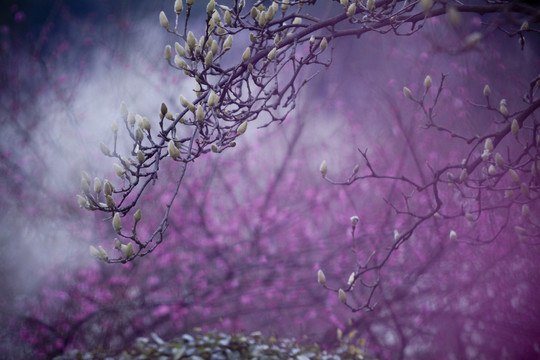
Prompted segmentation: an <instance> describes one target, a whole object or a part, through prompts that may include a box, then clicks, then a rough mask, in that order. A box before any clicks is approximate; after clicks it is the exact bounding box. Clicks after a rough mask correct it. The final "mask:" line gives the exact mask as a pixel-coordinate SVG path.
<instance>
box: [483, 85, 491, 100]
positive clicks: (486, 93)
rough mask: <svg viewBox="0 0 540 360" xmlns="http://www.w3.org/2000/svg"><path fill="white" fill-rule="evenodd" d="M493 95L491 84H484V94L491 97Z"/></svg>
mask: <svg viewBox="0 0 540 360" xmlns="http://www.w3.org/2000/svg"><path fill="white" fill-rule="evenodd" d="M489 95H491V89H490V88H489V85H486V86H484V96H485V97H489Z"/></svg>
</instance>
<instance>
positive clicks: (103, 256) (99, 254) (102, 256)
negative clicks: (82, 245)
mask: <svg viewBox="0 0 540 360" xmlns="http://www.w3.org/2000/svg"><path fill="white" fill-rule="evenodd" d="M90 254H92V256H93V257H95V258H96V259H98V260H103V261H107V260H108V259H109V257H108V256H107V252H106V251H105V249H103V248H102V247H101V246H100V247H99V250H98V249H96V248H95V247H94V246H92V245H90Z"/></svg>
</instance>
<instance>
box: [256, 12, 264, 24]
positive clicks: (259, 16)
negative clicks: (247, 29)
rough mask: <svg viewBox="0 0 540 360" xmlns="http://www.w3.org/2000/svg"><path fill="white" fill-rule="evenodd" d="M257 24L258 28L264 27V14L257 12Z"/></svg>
mask: <svg viewBox="0 0 540 360" xmlns="http://www.w3.org/2000/svg"><path fill="white" fill-rule="evenodd" d="M257 23H258V24H259V26H260V27H264V25H266V12H265V11H261V12H259V15H258V16H257Z"/></svg>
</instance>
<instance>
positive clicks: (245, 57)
mask: <svg viewBox="0 0 540 360" xmlns="http://www.w3.org/2000/svg"><path fill="white" fill-rule="evenodd" d="M250 57H251V49H250V48H249V47H248V48H246V50H244V53H243V54H242V62H244V63H246V62H248V60H249V58H250Z"/></svg>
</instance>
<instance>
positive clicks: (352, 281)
mask: <svg viewBox="0 0 540 360" xmlns="http://www.w3.org/2000/svg"><path fill="white" fill-rule="evenodd" d="M354 278H355V273H354V272H352V273H351V275H349V280H347V285H349V286H351V285H352V284H353V283H354Z"/></svg>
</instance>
